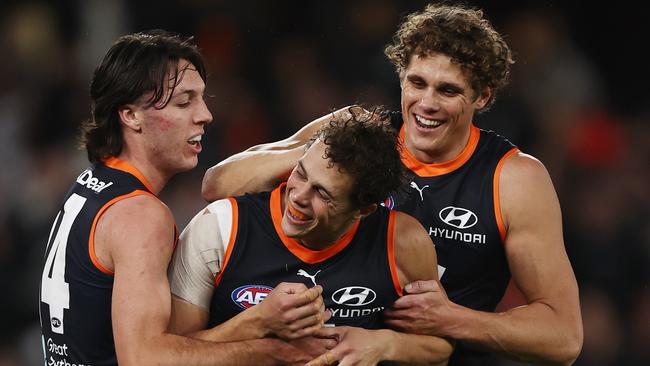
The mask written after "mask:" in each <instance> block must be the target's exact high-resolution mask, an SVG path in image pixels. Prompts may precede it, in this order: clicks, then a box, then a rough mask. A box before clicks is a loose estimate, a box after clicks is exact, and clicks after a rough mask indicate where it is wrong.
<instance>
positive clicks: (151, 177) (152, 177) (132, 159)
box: [117, 147, 171, 195]
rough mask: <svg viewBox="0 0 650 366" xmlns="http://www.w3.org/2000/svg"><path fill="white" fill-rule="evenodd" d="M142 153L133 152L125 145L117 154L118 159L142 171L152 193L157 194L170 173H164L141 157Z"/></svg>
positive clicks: (169, 176)
mask: <svg viewBox="0 0 650 366" xmlns="http://www.w3.org/2000/svg"><path fill="white" fill-rule="evenodd" d="M141 156H142V154H140V155H138V154H133V153H131V152H130V151H129V150H128V149H127V148H126V147H125V148H124V149H123V151H122V152H121V153H120V154H119V155H118V156H117V158H118V159H120V160H122V161H125V162H127V163H129V164H131V165H133V167H135V168H136V169H138V170H139V171H140V173H142V175H143V176H144V178H145V179H146V180H147V182H148V183H149V185H151V189H152V190H153V192H152V193H153V194H155V195H158V194H159V193H160V191H162V189H163V188H164V187H165V184H167V181H169V179H170V178H171V175H169V174H165V173H164V172H163V171H162V169H158V168H156V167H155V166H154V165H153V164H151V162H150V161H148V160H147V159H144V158H142V157H141Z"/></svg>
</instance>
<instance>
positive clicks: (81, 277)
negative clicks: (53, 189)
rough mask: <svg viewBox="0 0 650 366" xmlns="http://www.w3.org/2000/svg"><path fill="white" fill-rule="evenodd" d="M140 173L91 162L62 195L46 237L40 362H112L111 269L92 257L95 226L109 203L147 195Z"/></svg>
mask: <svg viewBox="0 0 650 366" xmlns="http://www.w3.org/2000/svg"><path fill="white" fill-rule="evenodd" d="M151 192H152V190H151V187H150V186H149V184H148V183H147V181H146V180H145V178H144V176H142V174H141V173H140V172H139V171H138V170H137V169H135V168H134V167H133V166H132V165H130V164H129V163H127V162H124V161H121V160H118V159H117V158H111V159H108V160H107V161H106V162H104V164H94V165H93V166H92V167H90V168H88V169H86V170H85V171H84V172H83V173H81V175H79V177H78V178H77V180H76V182H75V184H74V185H73V186H72V188H71V189H70V191H69V192H68V194H67V195H66V197H65V200H64V203H63V206H62V208H61V210H60V211H59V213H58V215H57V216H56V219H55V220H54V225H53V226H52V230H51V232H50V235H49V239H48V242H47V250H46V253H45V265H44V268H43V274H42V278H41V288H40V306H39V307H40V317H41V332H42V341H43V349H44V354H45V364H46V365H73V366H81V365H92V366H102V365H117V359H116V355H115V345H114V343H113V330H112V326H111V293H112V291H113V273H112V272H111V271H110V270H108V269H106V268H104V267H103V266H102V265H101V263H100V262H99V261H98V260H97V257H96V256H95V248H94V242H93V239H94V234H95V227H96V224H97V222H98V220H99V218H100V216H101V215H102V214H103V213H104V211H105V210H106V209H107V208H108V207H110V206H111V205H112V204H114V203H115V202H117V201H119V200H122V199H125V198H128V197H133V196H136V195H142V194H148V195H152V196H153V193H151Z"/></svg>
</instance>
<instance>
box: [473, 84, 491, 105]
mask: <svg viewBox="0 0 650 366" xmlns="http://www.w3.org/2000/svg"><path fill="white" fill-rule="evenodd" d="M491 99H492V88H490V87H489V86H486V87H485V88H483V90H482V91H481V93H480V94H479V95H477V97H476V102H475V103H476V109H478V110H481V109H483V108H485V106H486V105H487V104H488V102H490V100H491Z"/></svg>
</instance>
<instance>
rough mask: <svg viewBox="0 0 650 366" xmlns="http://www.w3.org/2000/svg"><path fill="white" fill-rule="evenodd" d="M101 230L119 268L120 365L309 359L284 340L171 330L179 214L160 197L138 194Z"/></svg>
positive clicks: (99, 238)
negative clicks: (228, 339) (220, 338)
mask: <svg viewBox="0 0 650 366" xmlns="http://www.w3.org/2000/svg"><path fill="white" fill-rule="evenodd" d="M96 233H97V234H96V237H95V239H96V246H98V247H99V246H101V247H102V248H104V249H106V252H107V253H108V257H109V262H110V263H109V264H110V265H109V268H110V267H112V268H113V269H114V272H115V280H114V287H113V299H112V319H113V333H114V339H115V349H116V353H117V358H118V362H119V363H120V365H126V366H129V365H149V364H156V365H180V364H183V365H221V364H232V363H235V362H244V363H250V364H258V363H261V364H267V365H273V364H278V363H280V362H289V363H299V362H302V361H303V360H304V359H309V357H308V356H307V355H305V354H304V353H302V352H300V351H298V350H297V349H295V348H294V347H291V346H290V345H288V344H286V343H284V342H282V341H279V340H273V339H264V340H255V341H246V342H233V343H212V342H204V341H200V340H195V339H191V338H186V337H181V336H177V335H173V334H170V333H168V332H167V326H168V322H169V317H170V311H171V310H170V308H171V295H170V292H169V284H168V281H167V274H166V270H167V264H168V262H169V259H170V257H171V254H172V250H173V218H172V216H171V212H170V211H169V209H168V208H167V207H166V206H164V205H163V204H162V203H161V202H159V201H158V200H156V199H154V198H152V197H149V196H137V197H133V198H129V199H126V200H123V201H120V202H118V203H116V204H115V205H113V206H112V207H111V208H109V209H108V210H107V211H106V212H105V214H104V215H103V216H102V218H101V219H100V221H99V224H98V227H97V231H96ZM289 357H291V359H289Z"/></svg>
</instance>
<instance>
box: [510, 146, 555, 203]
mask: <svg viewBox="0 0 650 366" xmlns="http://www.w3.org/2000/svg"><path fill="white" fill-rule="evenodd" d="M499 181H500V187H501V193H502V194H503V193H505V194H506V195H507V196H511V195H522V194H528V193H530V192H531V191H532V190H536V189H541V188H546V189H548V188H549V187H550V188H551V189H552V182H551V177H550V176H549V174H548V171H547V170H546V167H545V166H544V164H542V162H541V161H539V160H538V159H537V158H535V157H533V156H532V155H528V154H525V153H523V152H517V153H515V154H512V155H511V156H510V157H509V158H508V159H506V160H505V162H504V164H503V168H502V170H501V173H500V177H499ZM506 198H507V197H506Z"/></svg>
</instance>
